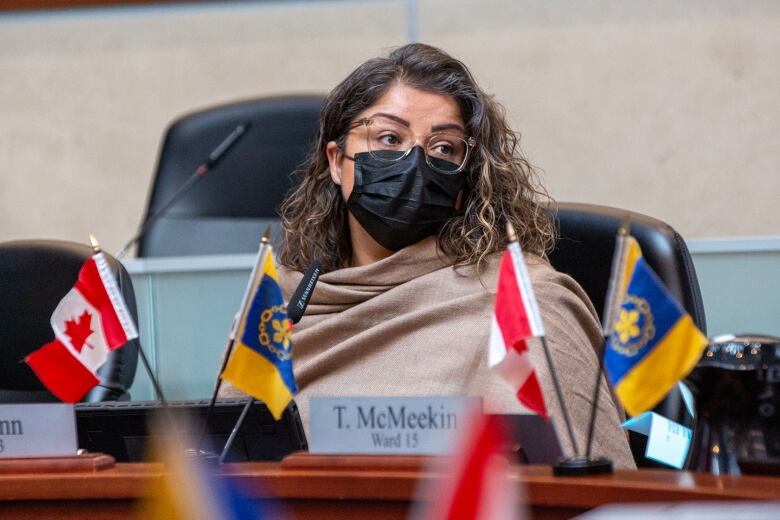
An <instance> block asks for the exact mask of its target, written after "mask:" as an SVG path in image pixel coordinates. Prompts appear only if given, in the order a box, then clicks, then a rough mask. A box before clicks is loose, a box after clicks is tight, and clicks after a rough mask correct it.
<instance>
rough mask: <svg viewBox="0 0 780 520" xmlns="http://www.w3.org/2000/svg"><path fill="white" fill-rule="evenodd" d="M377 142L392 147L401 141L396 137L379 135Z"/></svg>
mask: <svg viewBox="0 0 780 520" xmlns="http://www.w3.org/2000/svg"><path fill="white" fill-rule="evenodd" d="M379 142H380V143H382V144H384V145H388V146H392V145H397V144H399V143H400V142H401V140H400V139H398V136H396V135H393V134H384V135H380V136H379Z"/></svg>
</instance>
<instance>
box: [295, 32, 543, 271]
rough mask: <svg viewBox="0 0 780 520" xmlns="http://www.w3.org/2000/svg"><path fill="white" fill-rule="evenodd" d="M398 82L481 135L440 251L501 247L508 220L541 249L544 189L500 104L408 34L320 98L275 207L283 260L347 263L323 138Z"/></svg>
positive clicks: (464, 254) (474, 252)
mask: <svg viewBox="0 0 780 520" xmlns="http://www.w3.org/2000/svg"><path fill="white" fill-rule="evenodd" d="M398 83H402V84H404V85H407V86H410V87H413V88H417V89H420V90H424V91H428V92H433V93H437V94H443V95H446V96H450V97H452V98H453V99H455V100H456V101H457V102H458V105H459V107H460V110H461V114H462V117H463V120H464V122H465V124H466V130H467V132H468V133H469V135H471V136H473V137H474V138H475V139H476V140H477V145H476V148H475V150H474V154H473V156H472V157H471V158H470V160H469V164H468V167H467V169H466V171H465V174H466V175H467V176H468V181H467V189H466V192H465V193H464V201H463V207H462V209H461V211H459V212H457V213H456V214H455V215H453V217H452V218H451V219H449V220H448V221H447V222H446V223H445V224H444V225H443V226H442V227H441V229H440V230H439V234H438V237H437V240H438V246H439V248H440V249H441V251H442V252H443V253H445V254H446V255H447V256H449V257H450V258H452V259H453V261H454V262H455V263H456V264H459V265H472V264H476V265H477V266H478V267H479V266H480V265H481V264H482V262H483V261H484V260H485V258H486V257H487V256H488V255H490V254H492V253H495V252H497V251H500V250H501V249H503V248H504V247H506V244H507V242H508V237H507V232H506V223H507V221H508V222H511V223H512V225H513V226H514V228H515V230H516V232H517V236H518V239H519V240H520V243H521V244H522V246H523V248H524V249H525V251H527V252H531V253H535V254H537V255H540V256H543V255H545V253H546V252H547V251H548V250H549V249H550V248H551V247H552V244H553V243H554V239H555V228H554V226H553V223H552V220H551V218H550V216H549V214H548V213H547V211H546V207H547V205H548V204H549V202H550V198H549V196H548V195H547V192H546V191H545V190H544V188H543V187H541V185H540V184H539V182H538V176H537V174H536V172H535V171H534V168H533V167H532V166H531V165H530V164H529V162H528V161H527V160H526V159H525V158H524V157H523V155H522V152H521V151H520V147H519V135H518V134H515V133H514V132H513V131H512V130H511V129H510V128H509V125H508V124H507V122H506V114H505V110H504V108H503V107H502V106H501V105H500V104H499V103H498V102H496V101H495V100H494V99H493V97H492V96H490V95H488V94H486V93H485V92H484V91H482V89H480V88H479V86H478V85H477V84H476V82H475V81H474V78H473V77H472V75H471V73H470V72H469V70H468V69H467V68H466V66H465V65H464V64H463V63H461V62H460V61H458V60H456V59H455V58H453V57H451V56H449V55H448V54H447V53H445V52H444V51H442V50H440V49H437V48H435V47H431V46H430V45H425V44H421V43H413V44H409V45H405V46H403V47H400V48H398V49H395V50H394V51H392V52H391V53H390V54H389V55H388V56H387V57H379V58H373V59H370V60H368V61H366V62H365V63H363V64H362V65H360V66H359V67H358V68H357V69H355V70H354V71H353V72H352V73H351V74H350V75H349V76H347V78H346V79H345V80H344V81H342V82H341V83H340V84H339V85H338V86H337V87H336V88H334V89H333V91H332V92H331V93H330V95H329V96H328V97H327V99H326V100H325V104H324V105H323V108H322V111H321V112H320V122H319V131H318V134H317V140H316V143H315V145H314V147H313V149H312V151H311V153H310V154H309V156H308V158H307V160H306V162H305V163H304V164H303V166H302V169H301V170H300V171H299V172H298V175H300V177H301V178H300V183H299V184H298V186H297V188H296V189H295V190H294V191H293V192H291V193H290V194H289V195H288V196H287V197H286V199H285V200H284V202H283V203H282V205H281V208H280V213H281V216H282V227H283V232H284V241H283V245H282V250H281V254H280V261H281V263H282V264H284V265H286V266H288V267H291V268H294V269H298V270H304V269H306V267H308V266H309V265H310V264H311V262H313V261H314V260H315V259H316V260H319V261H320V262H321V263H322V269H323V271H324V272H327V271H332V270H335V269H339V268H341V267H345V266H347V265H348V264H349V261H350V258H351V255H352V247H351V243H350V238H349V228H348V224H347V207H346V201H345V200H344V198H343V197H342V195H341V191H340V189H339V187H338V186H337V185H336V184H335V183H334V182H333V181H332V179H331V176H330V171H329V167H328V160H327V156H326V147H327V144H328V143H329V142H330V141H336V143H337V144H338V145H339V146H340V147H342V148H343V147H344V144H345V142H346V136H347V132H348V129H349V127H350V125H351V124H352V122H353V121H354V120H355V119H356V117H357V116H358V114H360V113H362V112H363V111H364V110H365V109H366V108H368V107H370V106H371V105H373V104H374V103H375V102H376V101H377V100H378V99H379V98H380V97H381V96H382V95H384V93H385V92H387V90H388V89H389V88H390V87H392V86H393V85H394V84H398Z"/></svg>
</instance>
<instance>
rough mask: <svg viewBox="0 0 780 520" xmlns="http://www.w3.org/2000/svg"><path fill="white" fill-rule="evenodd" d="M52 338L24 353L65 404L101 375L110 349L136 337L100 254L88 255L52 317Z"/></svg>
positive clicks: (82, 394)
mask: <svg viewBox="0 0 780 520" xmlns="http://www.w3.org/2000/svg"><path fill="white" fill-rule="evenodd" d="M51 326H52V329H54V335H55V337H56V339H55V340H54V341H52V342H51V343H47V344H46V345H44V346H43V347H41V348H40V349H38V350H36V351H35V352H33V353H32V354H30V355H29V356H27V357H26V358H25V362H26V363H27V364H28V365H29V366H30V368H32V370H33V371H34V372H35V374H36V375H37V376H38V378H39V379H40V380H41V382H42V383H43V384H44V385H45V386H46V388H48V389H49V391H50V392H51V393H53V394H54V395H56V396H57V397H58V398H60V399H61V400H62V401H64V402H66V403H75V402H77V401H79V400H80V399H81V398H82V397H84V395H85V394H86V393H87V392H88V391H89V390H90V389H91V388H93V387H94V386H95V385H97V384H98V383H99V382H100V380H99V379H98V377H97V374H96V372H97V370H98V368H100V366H101V365H103V363H105V361H106V358H107V357H108V353H109V352H110V351H112V350H116V349H118V348H119V347H121V346H122V345H124V344H125V343H127V341H128V340H131V339H134V338H137V337H138V331H137V330H136V327H135V323H133V319H132V317H131V316H130V312H129V311H128V309H127V305H126V304H125V301H124V299H123V298H122V293H121V292H120V290H119V287H117V284H116V280H115V278H114V275H113V273H112V272H111V268H110V267H109V265H108V262H107V261H106V256H105V255H104V254H103V253H97V254H95V255H93V256H92V257H90V258H89V259H88V260H87V261H86V262H84V265H83V266H81V270H80V271H79V277H78V280H76V285H75V286H74V287H73V289H71V290H70V291H69V292H68V294H66V295H65V297H64V298H63V299H62V300H61V301H60V303H59V305H57V308H56V309H54V313H53V314H52V316H51Z"/></svg>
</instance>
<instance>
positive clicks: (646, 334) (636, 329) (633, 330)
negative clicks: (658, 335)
mask: <svg viewBox="0 0 780 520" xmlns="http://www.w3.org/2000/svg"><path fill="white" fill-rule="evenodd" d="M654 336H655V324H654V323H653V312H652V310H651V309H650V304H649V303H648V302H647V300H645V299H644V298H640V297H638V296H634V295H632V294H630V295H628V296H627V297H626V301H625V302H624V303H623V305H622V307H621V308H620V315H619V316H618V320H617V322H616V323H615V329H614V330H613V331H612V341H610V346H611V348H612V349H613V350H615V351H617V352H619V353H620V354H623V355H624V356H628V357H631V356H635V355H636V354H637V353H638V352H639V351H640V350H641V349H642V347H644V346H645V345H647V343H648V342H649V341H650V340H651V339H653V337H654Z"/></svg>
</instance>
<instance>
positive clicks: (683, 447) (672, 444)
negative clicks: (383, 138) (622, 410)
mask: <svg viewBox="0 0 780 520" xmlns="http://www.w3.org/2000/svg"><path fill="white" fill-rule="evenodd" d="M623 428H626V429H627V430H632V431H635V432H637V433H641V434H642V435H647V449H646V450H645V457H647V458H648V459H651V460H654V461H656V462H660V463H661V464H666V465H667V466H672V467H673V468H677V469H682V467H683V465H684V464H685V458H686V457H687V455H688V449H689V448H690V446H691V437H692V432H691V429H690V428H686V427H685V426H683V425H681V424H678V423H676V422H674V421H670V420H669V419H667V418H666V417H664V416H662V415H658V414H657V413H655V412H646V413H643V414H642V415H638V416H637V417H634V418H632V419H629V420H628V421H626V422H625V423H623Z"/></svg>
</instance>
